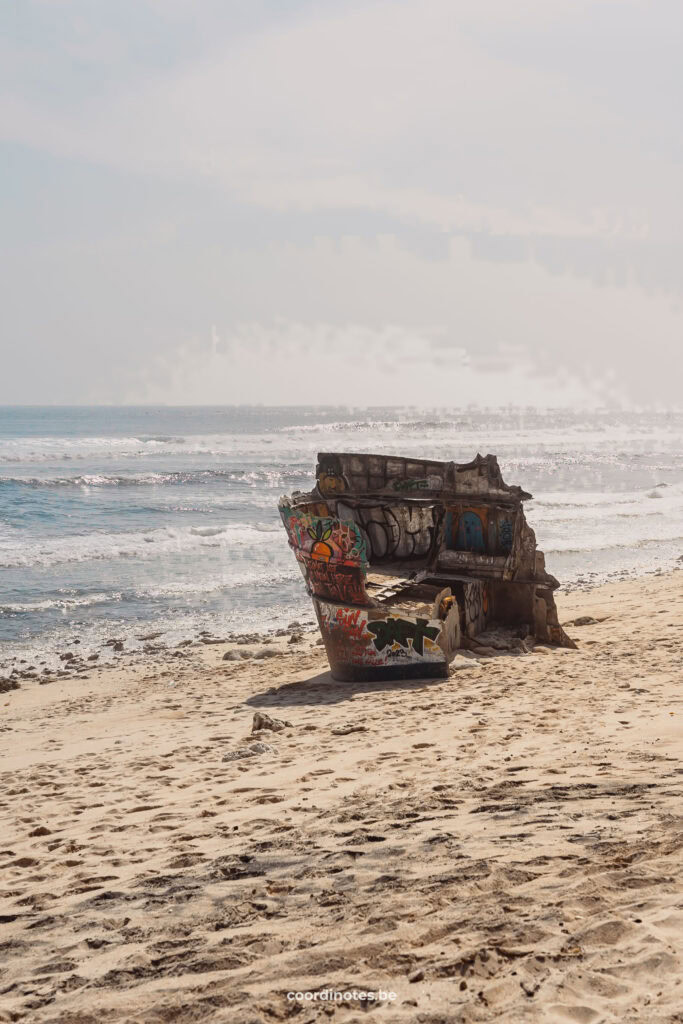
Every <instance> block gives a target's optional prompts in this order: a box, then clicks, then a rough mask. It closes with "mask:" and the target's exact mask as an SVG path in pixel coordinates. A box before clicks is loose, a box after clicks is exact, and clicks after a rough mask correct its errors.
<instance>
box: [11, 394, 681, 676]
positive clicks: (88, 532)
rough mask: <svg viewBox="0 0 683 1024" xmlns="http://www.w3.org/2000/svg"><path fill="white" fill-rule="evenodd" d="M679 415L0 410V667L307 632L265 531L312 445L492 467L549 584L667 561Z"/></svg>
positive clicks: (291, 565)
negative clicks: (154, 637) (107, 648)
mask: <svg viewBox="0 0 683 1024" xmlns="http://www.w3.org/2000/svg"><path fill="white" fill-rule="evenodd" d="M682 441H683V413H681V412H669V413H665V412H631V413H625V412H613V411H599V412H593V413H590V414H587V413H574V412H571V411H566V410H563V411H542V410H537V409H525V410H520V409H512V408H510V409H495V410H482V409H477V410H474V409H472V410H469V409H468V410H462V409H461V410H452V411H447V410H443V409H439V410H424V409H389V408H377V409H350V408H349V409H346V408H344V409H342V408H329V407H299V408H282V407H277V408H268V407H246V406H245V407H236V406H233V407H212V408H207V407H191V408H169V407H164V408H149V407H145V408H130V407H125V408H123V407H122V408H115V407H98V408H84V407H78V408H62V407H46V408H28V407H3V408H0V666H3V665H6V664H7V662H8V661H9V659H10V658H17V657H24V658H27V659H32V658H36V657H37V656H38V654H40V655H41V656H42V658H47V659H48V663H49V660H50V659H51V658H55V657H56V655H57V652H59V651H60V650H64V646H65V644H66V643H67V642H68V641H70V640H72V639H73V638H74V637H79V638H80V639H81V643H82V644H83V645H84V646H83V647H82V648H81V651H87V650H88V649H89V648H90V647H92V649H93V650H96V649H97V650H100V649H101V645H102V643H103V642H104V641H105V640H106V639H110V638H112V637H117V638H118V637H122V638H126V640H127V648H126V649H134V648H135V645H136V644H138V645H139V644H141V643H142V641H139V640H137V639H136V638H137V637H139V636H144V635H145V634H146V633H148V632H150V631H155V630H163V632H164V638H163V640H164V642H166V643H169V644H171V643H176V642H180V641H182V640H183V639H186V638H189V637H194V636H196V634H197V633H198V632H199V631H200V630H202V629H205V630H209V631H211V632H212V633H215V634H217V635H222V634H226V633H228V632H247V631H260V632H268V631H270V630H274V629H277V628H281V627H284V626H287V624H288V623H290V622H291V621H292V620H298V621H300V622H312V621H313V620H312V614H311V607H310V602H309V600H308V598H307V597H306V594H305V592H304V588H303V581H302V577H301V574H300V572H299V569H298V567H297V564H296V562H295V559H294V557H293V555H292V553H291V552H290V551H289V549H288V547H287V543H286V539H285V533H284V530H283V529H282V527H281V525H280V520H279V517H278V512H277V501H278V498H279V496H280V495H281V494H283V493H289V492H291V491H292V490H295V489H300V490H305V489H308V488H310V487H311V486H312V484H313V480H314V476H313V474H314V467H315V461H316V453H317V452H318V451H321V450H322V451H330V450H331V451H334V450H337V451H359V452H393V453H396V454H402V455H415V456H422V457H428V458H435V459H454V460H455V461H458V462H467V461H469V460H470V459H472V458H473V456H474V455H475V454H476V453H477V452H481V453H482V454H486V453H487V452H492V453H494V454H496V455H497V456H498V460H499V462H500V465H501V468H502V472H503V476H504V478H505V480H506V482H507V483H510V484H519V485H521V486H522V487H523V488H524V489H525V490H527V491H531V493H532V494H533V495H534V498H533V500H532V501H529V502H527V503H526V505H525V508H526V512H527V518H528V520H529V522H530V523H531V525H532V526H533V527H534V529H535V530H536V535H537V540H538V545H539V547H540V548H541V550H543V551H544V552H545V554H546V564H547V567H548V569H549V571H550V572H552V573H553V574H554V575H556V576H557V577H558V578H559V580H560V581H561V583H562V584H563V585H564V586H565V588H571V587H576V586H582V585H587V584H590V583H596V582H600V581H603V580H607V579H610V578H615V577H616V578H621V577H623V576H626V575H629V574H632V573H647V572H652V571H656V570H658V569H661V570H664V569H667V568H670V567H672V566H673V565H675V564H676V561H677V560H678V561H680V559H681V556H682V554H683V443H682Z"/></svg>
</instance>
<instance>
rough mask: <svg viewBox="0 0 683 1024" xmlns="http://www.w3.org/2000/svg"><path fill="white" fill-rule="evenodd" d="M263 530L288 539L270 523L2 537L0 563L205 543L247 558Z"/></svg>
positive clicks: (141, 555)
mask: <svg viewBox="0 0 683 1024" xmlns="http://www.w3.org/2000/svg"><path fill="white" fill-rule="evenodd" d="M264 533H265V534H270V533H276V534H277V541H278V542H279V546H280V547H284V546H285V545H286V540H285V535H284V531H283V530H282V529H281V527H279V526H277V525H272V524H268V523H256V524H249V525H243V524H242V525H226V526H222V527H210V528H206V529H205V528H203V527H196V526H191V527H186V528H182V529H181V528H174V527H171V526H166V527H161V528H159V529H151V530H145V531H142V532H128V533H124V532H121V533H109V534H108V533H89V534H85V535H76V536H66V537H55V538H49V539H41V540H32V541H28V542H25V543H24V544H21V545H16V546H15V545H11V544H8V543H7V542H4V543H3V544H2V546H0V568H4V569H17V568H22V567H30V566H53V565H59V564H60V563H64V562H85V561H94V560H102V559H107V560H112V559H122V558H135V559H145V560H148V559H150V558H158V557H160V556H162V555H166V554H173V553H184V552H191V551H193V550H194V551H200V550H201V548H202V547H214V548H222V549H224V550H225V551H226V552H229V553H232V554H233V555H239V557H240V558H246V557H248V556H249V555H251V556H253V554H254V549H255V548H256V547H263V545H264V541H263V539H262V538H263V534H264Z"/></svg>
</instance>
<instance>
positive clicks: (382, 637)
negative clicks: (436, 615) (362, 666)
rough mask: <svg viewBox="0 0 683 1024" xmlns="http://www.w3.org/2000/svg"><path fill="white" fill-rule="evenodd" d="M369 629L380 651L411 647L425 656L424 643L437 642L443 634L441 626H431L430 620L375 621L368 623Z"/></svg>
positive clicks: (390, 619)
mask: <svg viewBox="0 0 683 1024" xmlns="http://www.w3.org/2000/svg"><path fill="white" fill-rule="evenodd" d="M367 629H368V632H369V633H372V634H373V635H374V637H375V639H374V641H373V642H374V645H375V647H376V648H377V650H378V651H383V650H384V648H385V647H393V645H394V644H398V645H399V647H406V648H407V647H409V646H412V649H413V650H414V651H416V652H417V654H419V655H420V657H422V656H423V654H424V641H425V639H427V640H436V639H437V637H438V636H439V634H440V632H441V628H440V627H439V626H430V625H429V620H428V619H395V618H389V619H375V620H373V621H372V622H368V624H367Z"/></svg>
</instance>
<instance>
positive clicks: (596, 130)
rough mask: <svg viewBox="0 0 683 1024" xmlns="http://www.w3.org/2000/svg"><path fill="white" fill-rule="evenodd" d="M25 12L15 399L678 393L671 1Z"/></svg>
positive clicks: (12, 66)
mask: <svg viewBox="0 0 683 1024" xmlns="http://www.w3.org/2000/svg"><path fill="white" fill-rule="evenodd" d="M25 10H28V11H29V14H28V15H27V16H26V18H25V19H24V20H25V23H24V24H23V28H21V31H19V30H18V31H17V33H16V38H15V40H14V41H13V42H12V41H11V39H10V37H9V36H8V35H7V34H6V36H5V41H4V43H3V42H0V76H1V77H2V81H3V84H4V86H5V87H4V88H3V89H2V90H1V91H0V141H3V142H4V143H5V146H6V148H7V151H8V153H9V154H10V155H11V157H12V160H13V161H15V162H16V172H15V173H14V176H13V179H12V180H13V185H12V189H13V191H12V190H9V191H8V198H7V201H6V212H7V214H8V219H9V220H10V221H11V223H12V224H13V225H14V227H13V231H10V232H6V272H5V282H6V284H7V285H8V288H7V292H8V295H7V300H6V302H5V304H4V308H3V312H4V315H5V321H6V326H5V334H4V341H5V346H6V349H7V360H6V366H9V367H10V372H9V373H6V374H5V378H4V380H3V381H0V389H2V388H4V391H2V390H0V401H2V400H5V401H8V400H16V399H17V398H19V400H23V401H32V400H36V401H40V400H45V398H46V396H49V397H50V399H52V400H64V401H77V400H108V401H117V400H120V399H121V398H122V397H128V398H130V397H131V396H134V395H137V396H138V397H143V396H145V395H146V396H148V397H149V398H150V400H151V399H152V398H153V399H154V400H159V401H161V400H171V398H170V396H175V399H176V400H178V401H184V400H187V401H190V400H191V401H202V400H206V401H238V400H247V398H248V399H249V400H252V401H265V402H268V401H280V400H281V401H285V402H286V401H288V400H291V401H294V400H297V401H299V400H301V401H304V400H305V401H314V400H317V399H316V398H315V397H314V396H313V395H312V393H311V380H313V381H314V380H315V376H313V377H312V378H311V379H310V380H309V379H308V378H307V376H306V374H307V373H308V371H309V368H310V367H311V366H314V365H315V360H313V359H311V357H310V354H311V352H315V353H316V358H317V360H318V362H319V364H320V365H324V366H325V368H326V369H325V374H324V375H323V376H324V379H325V380H326V381H330V382H331V383H330V384H329V387H330V388H332V390H335V389H337V387H338V384H337V381H338V378H337V377H336V376H335V374H334V369H333V368H334V366H335V359H336V358H337V354H338V352H339V350H343V351H346V350H347V349H348V350H349V351H351V352H352V353H353V360H354V361H355V363H356V366H357V367H360V368H361V369H362V372H360V371H359V372H358V373H357V374H356V375H355V376H353V377H348V378H347V377H345V378H344V382H345V383H344V387H348V388H350V389H351V391H350V393H349V395H348V396H347V400H350V401H360V397H359V396H361V395H368V394H370V391H369V389H371V388H372V387H373V386H374V384H373V381H374V380H375V379H376V378H379V379H382V380H383V379H384V377H386V378H387V379H390V380H391V382H392V383H391V389H396V388H397V387H398V388H399V390H400V389H401V388H403V389H405V388H406V387H407V386H408V384H410V386H411V388H412V389H413V390H414V389H418V390H419V389H422V390H424V391H425V393H427V392H428V393H430V394H431V393H432V392H433V390H434V389H435V388H436V391H437V392H438V394H439V395H441V397H442V399H443V400H444V401H446V402H448V401H450V400H452V398H453V396H454V395H455V394H456V392H455V390H454V389H453V388H452V387H451V386H450V383H451V381H450V377H449V376H448V374H445V375H444V374H443V373H442V372H441V371H442V369H443V367H444V366H446V365H447V366H448V368H449V369H448V373H449V374H450V373H455V368H457V371H458V380H459V382H460V388H459V390H458V393H459V391H460V390H462V385H463V382H465V384H466V385H467V387H468V388H470V389H471V390H472V394H473V395H476V396H477V400H478V401H486V398H487V384H486V381H487V380H488V382H489V383H488V387H489V389H490V391H491V393H495V394H496V395H498V393H499V391H500V389H501V388H503V386H504V383H505V380H506V373H505V372H504V371H502V370H501V371H500V373H499V372H498V370H499V368H500V367H501V365H502V363H501V359H503V362H504V363H505V360H507V362H506V363H505V365H506V366H507V380H508V383H509V384H510V385H511V386H512V382H513V381H514V388H513V390H514V392H515V399H516V398H517V396H521V395H524V398H523V399H522V400H523V402H527V401H529V400H533V396H535V395H539V396H540V400H541V401H545V400H550V399H549V396H550V395H551V394H555V396H556V397H557V400H558V401H559V400H560V396H564V397H562V400H563V401H564V400H565V399H566V396H567V395H568V394H572V395H573V396H574V398H576V400H579V399H578V397H577V396H579V395H588V396H590V397H591V398H592V399H593V400H596V399H597V398H599V397H603V398H604V397H606V396H607V397H609V398H610V399H611V400H612V399H614V400H627V399H630V400H633V399H634V398H645V397H646V398H647V400H649V401H653V400H656V399H657V398H662V400H663V401H667V402H673V401H676V400H677V399H678V387H677V380H678V379H679V377H680V373H681V370H682V369H683V364H682V363H681V359H682V358H683V357H682V356H681V354H680V344H679V338H680V336H681V326H682V323H681V311H680V309H679V307H678V306H677V305H676V302H677V301H680V297H681V295H682V294H683V271H681V269H680V268H681V267H683V203H682V202H681V195H680V163H681V159H682V158H683V154H682V153H681V147H680V144H679V142H678V141H677V138H678V124H677V122H678V110H677V104H676V102H675V96H676V95H677V86H678V92H680V62H679V61H678V60H677V53H676V52H675V43H674V40H675V38H676V33H677V29H678V28H680V26H681V22H682V21H683V13H682V11H681V9H680V7H679V6H678V5H676V4H675V3H674V2H673V0H651V2H649V3H645V0H520V2H519V3H515V4H512V3H510V2H509V0H375V2H372V0H369V2H366V3H364V4H359V3H356V2H352V0H333V2H327V0H320V2H317V3H312V2H311V3H304V2H303V0H302V2H298V0H295V2H292V3H288V4H285V5H280V4H275V3H273V2H271V0H253V3H251V4H249V5H245V4H243V3H241V2H233V0H201V3H199V4H198V3H197V2H196V0H193V2H190V0H170V2H168V3H166V2H165V0H135V2H131V0H119V2H118V3H117V4H116V5H111V6H109V5H103V6H102V7H99V5H92V4H90V3H89V2H88V0H60V2H59V3H57V2H49V0H40V2H37V0H26V8H23V7H20V6H17V7H16V8H15V11H16V13H17V17H20V16H21V15H22V13H23V12H24V11H25ZM0 17H2V14H0ZM8 166H10V167H11V162H10V164H9V165H8ZM212 325H215V329H216V331H217V333H218V336H219V337H220V339H221V346H223V348H221V347H219V348H217V349H216V348H214V349H209V350H207V349H206V345H208V344H209V341H208V339H210V337H211V327H212ZM245 325H251V326H250V327H249V328H248V329H247V328H246V327H245ZM193 337H195V338H201V339H203V340H202V344H201V345H199V346H198V347H197V346H195V345H194V344H193V343H192V340H191V339H192V338H193ZM247 339H251V341H247ZM228 343H229V345H230V352H231V356H230V359H229V358H228V356H227V353H226V351H224V350H223V349H224V347H225V345H226V344H228ZM264 346H265V348H264ZM511 350H514V351H516V352H517V353H518V356H516V357H515V358H513V359H511V358H510V357H509V355H508V356H501V353H505V352H508V353H509V352H510V351H511ZM207 351H208V352H209V354H208V355H206V352H207ZM257 351H258V352H264V351H267V352H268V359H267V360H264V359H262V360H261V365H256V363H255V362H254V360H255V356H254V353H255V352H257ZM202 352H204V355H203V356H202V355H201V353H202ZM198 353H199V355H198ZM288 353H291V354H292V358H289V357H288ZM331 353H333V354H331ZM391 353H393V354H394V357H395V360H396V361H397V365H399V364H400V365H401V366H404V367H405V366H410V367H411V368H412V369H411V374H410V375H407V374H406V375H404V377H403V378H401V376H400V374H398V373H397V372H396V371H395V370H394V369H392V365H391V359H390V358H389V355H390V354H391ZM399 356H400V359H399ZM195 357H196V358H197V360H198V362H197V365H196V366H194V363H193V360H195ZM230 360H232V363H231V362H230ZM266 363H267V365H265V364H266ZM380 367H384V370H383V371H382V372H381V373H380ZM178 368H180V370H178ZM12 370H13V371H14V372H13V374H12V372H11V371H12ZM413 370H414V371H415V372H414V373H413ZM497 374H498V375H497ZM496 375H497V376H496ZM539 375H540V376H539ZM677 375H678V376H677ZM522 377H523V378H524V379H525V380H526V381H527V385H526V386H523V385H522V382H521V381H522ZM321 379H322V378H321ZM562 381H564V382H565V383H562ZM567 381H570V382H572V383H571V386H569V385H567V384H566V382H567ZM283 389H284V390H283ZM391 389H390V390H391ZM392 394H393V391H392ZM165 395H166V398H164V396H165ZM202 396H204V398H202ZM294 396H297V397H294ZM320 400H321V401H322V400H323V398H320ZM341 400H343V399H341ZM372 400H373V401H376V400H377V395H375V394H374V393H373V394H372ZM401 400H408V399H406V398H403V399H401ZM415 400H419V399H418V398H417V396H416V397H415Z"/></svg>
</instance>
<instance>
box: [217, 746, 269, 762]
mask: <svg viewBox="0 0 683 1024" xmlns="http://www.w3.org/2000/svg"><path fill="white" fill-rule="evenodd" d="M274 753H275V747H271V746H269V745H268V744H267V743H260V742H256V743H250V744H249V746H247V747H238V749H237V750H230V751H229V752H228V753H227V754H226V755H225V756H224V757H223V760H224V761H239V760H241V758H243V757H256V755H257V754H274Z"/></svg>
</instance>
